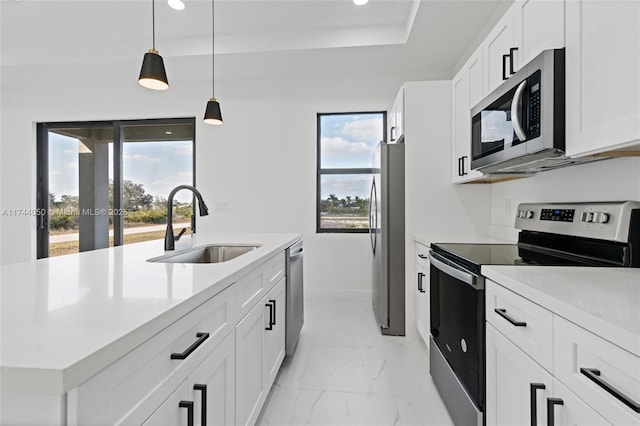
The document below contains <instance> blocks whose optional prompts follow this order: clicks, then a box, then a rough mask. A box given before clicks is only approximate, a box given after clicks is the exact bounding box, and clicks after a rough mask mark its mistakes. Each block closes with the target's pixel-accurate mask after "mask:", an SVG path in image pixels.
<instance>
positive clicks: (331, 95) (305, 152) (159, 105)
mask: <svg viewBox="0 0 640 426" xmlns="http://www.w3.org/2000/svg"><path fill="white" fill-rule="evenodd" d="M138 66H139V64H138V63H137V62H136V63H130V62H105V63H90V64H72V65H55V66H48V67H43V68H41V69H40V70H39V72H40V73H41V74H40V75H42V76H43V79H35V78H34V79H33V80H32V84H30V85H29V86H26V85H23V84H21V83H19V82H21V81H24V80H25V79H24V76H25V74H27V75H28V74H34V76H35V75H37V74H38V73H37V72H35V71H34V70H33V69H32V68H29V69H27V68H24V69H23V68H18V69H16V68H9V69H3V73H2V96H1V97H0V98H1V99H0V102H1V103H2V117H1V118H2V126H1V130H0V131H1V139H0V142H1V145H0V147H1V150H2V154H1V159H2V164H1V168H0V169H1V170H0V173H1V175H2V176H1V177H2V188H1V192H0V193H1V198H2V199H1V202H2V206H3V208H5V209H11V208H14V209H30V208H35V188H36V186H35V165H36V160H35V143H36V135H35V123H36V122H45V121H67V120H78V121H84V120H109V119H136V118H160V117H185V116H195V117H196V118H197V119H196V123H197V128H196V152H197V165H196V177H197V186H198V188H199V189H200V190H201V191H202V193H203V196H204V198H205V201H206V202H207V203H208V204H209V207H210V210H211V213H212V214H211V215H209V216H207V217H203V218H200V219H199V222H198V226H199V228H198V229H199V230H201V231H214V232H216V231H225V232H244V231H247V232H300V233H302V234H303V237H304V240H305V249H306V251H307V254H308V255H307V256H306V258H305V280H306V285H307V286H309V287H319V288H333V289H336V288H337V289H360V290H366V291H369V290H370V266H369V241H368V236H367V235H327V234H325V235H317V234H315V195H316V194H315V191H316V113H317V112H336V111H366V110H386V109H387V108H388V107H389V106H390V104H391V103H392V101H393V98H394V96H395V93H396V91H397V89H398V87H399V86H400V85H401V84H402V82H404V81H406V80H411V79H416V78H417V77H418V76H416V75H415V74H410V73H404V74H369V75H342V76H341V75H339V74H340V73H339V72H336V73H335V74H334V76H328V77H323V78H305V77H295V76H294V77H290V78H287V79H271V80H227V81H219V82H217V85H216V96H217V97H218V99H219V100H220V101H221V105H222V112H223V117H224V119H225V124H224V125H223V126H220V127H210V126H207V125H205V124H202V122H201V120H200V117H201V115H202V114H203V112H204V107H205V104H206V101H207V100H208V98H209V96H210V90H211V89H210V82H209V80H208V79H203V81H202V82H184V81H181V80H180V78H179V74H178V73H177V72H175V71H174V74H170V75H169V78H170V82H171V83H172V86H171V88H170V89H169V90H168V91H166V92H152V91H149V90H146V89H143V88H141V87H139V86H138V84H137V81H136V77H137V73H138V71H139V70H138V68H137V67H138ZM168 72H169V70H168ZM336 75H338V76H336ZM222 203H226V204H227V205H228V213H216V207H217V206H218V204H222ZM0 229H1V232H2V241H1V244H2V257H1V258H0V263H2V264H6V263H14V262H20V261H26V260H31V259H35V242H36V234H35V219H33V218H31V217H2V218H1V222H0Z"/></svg>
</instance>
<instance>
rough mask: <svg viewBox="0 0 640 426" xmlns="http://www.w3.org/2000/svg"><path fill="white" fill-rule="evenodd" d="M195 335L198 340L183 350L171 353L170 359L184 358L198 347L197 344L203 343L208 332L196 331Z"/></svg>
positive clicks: (207, 336)
mask: <svg viewBox="0 0 640 426" xmlns="http://www.w3.org/2000/svg"><path fill="white" fill-rule="evenodd" d="M196 337H197V338H198V340H196V341H195V342H193V344H192V345H191V346H189V347H188V348H187V349H186V350H185V351H184V352H180V353H177V352H174V353H172V354H171V359H186V358H187V357H188V356H189V355H191V353H192V352H193V351H195V350H196V349H198V346H200V345H201V344H203V343H204V341H205V340H207V339H208V338H209V333H196Z"/></svg>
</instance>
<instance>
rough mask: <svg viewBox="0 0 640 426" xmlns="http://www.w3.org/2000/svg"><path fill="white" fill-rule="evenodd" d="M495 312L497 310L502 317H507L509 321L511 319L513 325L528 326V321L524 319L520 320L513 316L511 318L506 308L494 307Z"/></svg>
mask: <svg viewBox="0 0 640 426" xmlns="http://www.w3.org/2000/svg"><path fill="white" fill-rule="evenodd" d="M493 312H495V313H496V314H498V315H500V316H501V317H502V318H504V319H506V320H507V321H509V322H510V323H511V324H512V325H514V326H516V327H526V326H527V323H526V322H524V321H518V320H515V319H513V318H511V317H510V316H509V315H507V310H506V309H498V308H496V309H494V310H493Z"/></svg>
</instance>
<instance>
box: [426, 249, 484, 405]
mask: <svg viewBox="0 0 640 426" xmlns="http://www.w3.org/2000/svg"><path fill="white" fill-rule="evenodd" d="M429 260H430V262H431V271H430V273H431V276H430V278H431V279H430V286H431V301H430V303H431V335H432V337H433V340H434V341H435V343H436V345H437V346H438V348H439V349H440V352H441V353H442V355H443V356H444V358H445V359H446V360H447V363H448V364H449V366H450V367H451V370H453V372H454V374H455V375H456V376H457V378H458V380H459V382H460V383H461V384H462V385H463V386H464V388H465V391H466V392H467V394H468V395H469V397H470V398H471V399H472V400H473V402H474V403H475V405H476V406H477V407H478V409H479V410H480V411H483V406H484V360H485V356H484V355H485V353H484V351H485V343H484V340H485V339H484V330H485V326H484V322H485V315H484V278H483V277H481V276H478V275H475V274H473V273H471V272H469V271H467V270H465V269H464V268H462V267H461V266H460V265H457V264H456V263H455V262H453V261H451V260H449V259H446V258H445V257H443V256H442V255H440V254H438V253H435V252H434V251H433V250H431V251H430V252H429Z"/></svg>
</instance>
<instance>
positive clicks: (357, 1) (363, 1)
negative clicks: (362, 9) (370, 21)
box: [353, 0, 369, 6]
mask: <svg viewBox="0 0 640 426" xmlns="http://www.w3.org/2000/svg"><path fill="white" fill-rule="evenodd" d="M353 3H355V4H356V5H358V6H362V5H365V4H367V3H369V0H353Z"/></svg>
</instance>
